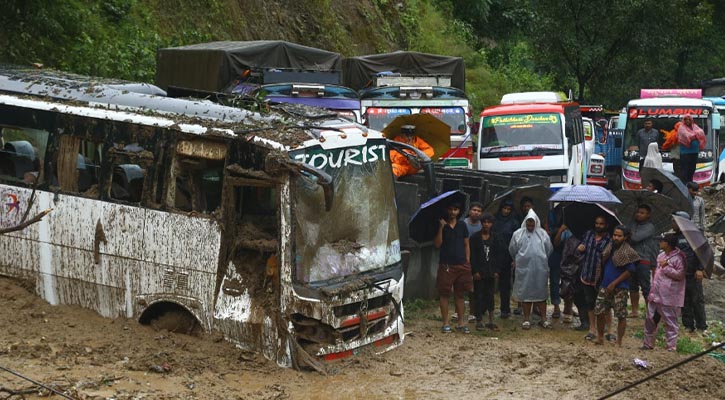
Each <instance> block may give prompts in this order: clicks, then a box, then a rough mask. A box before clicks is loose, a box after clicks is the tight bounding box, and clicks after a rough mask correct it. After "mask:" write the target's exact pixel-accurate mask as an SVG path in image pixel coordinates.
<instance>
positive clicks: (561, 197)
mask: <svg viewBox="0 0 725 400" xmlns="http://www.w3.org/2000/svg"><path fill="white" fill-rule="evenodd" d="M549 201H550V202H552V203H553V202H566V201H584V202H588V203H601V204H610V205H614V204H621V203H622V202H621V201H620V200H619V199H618V198H617V196H615V195H614V194H612V192H610V191H609V190H607V189H605V188H603V187H601V186H595V185H572V186H564V187H563V188H561V189H559V191H557V192H556V193H554V194H553V195H551V197H549Z"/></svg>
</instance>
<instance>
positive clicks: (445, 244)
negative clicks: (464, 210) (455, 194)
mask: <svg viewBox="0 0 725 400" xmlns="http://www.w3.org/2000/svg"><path fill="white" fill-rule="evenodd" d="M460 213H461V205H460V204H459V203H456V202H453V203H451V204H449V205H448V207H447V208H446V218H441V219H440V221H439V223H440V225H439V227H438V232H437V233H436V236H435V239H433V244H434V245H435V247H436V248H438V249H440V256H439V259H438V272H437V274H436V288H437V289H438V296H439V301H440V308H441V317H442V319H443V327H442V328H441V332H443V333H450V332H451V331H452V330H451V326H450V316H449V314H448V298H449V297H450V295H451V293H453V298H454V299H455V307H456V313H458V315H459V316H460V315H466V313H465V301H464V298H465V295H466V293H470V292H472V291H473V275H472V274H471V253H470V247H469V243H468V236H469V235H468V228H466V224H465V223H462V222H461V221H459V220H458V216H459V214H460ZM456 331H458V332H460V333H471V330H470V329H468V326H466V318H458V326H457V327H456Z"/></svg>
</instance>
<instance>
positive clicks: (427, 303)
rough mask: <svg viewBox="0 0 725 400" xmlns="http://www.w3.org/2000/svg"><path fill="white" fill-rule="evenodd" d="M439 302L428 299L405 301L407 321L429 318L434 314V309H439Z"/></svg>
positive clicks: (404, 307)
mask: <svg viewBox="0 0 725 400" xmlns="http://www.w3.org/2000/svg"><path fill="white" fill-rule="evenodd" d="M437 304H438V303H437V302H436V301H434V300H426V299H412V300H408V299H403V309H404V311H405V318H406V319H422V318H429V317H430V315H432V313H433V311H432V310H433V309H434V308H435V307H437Z"/></svg>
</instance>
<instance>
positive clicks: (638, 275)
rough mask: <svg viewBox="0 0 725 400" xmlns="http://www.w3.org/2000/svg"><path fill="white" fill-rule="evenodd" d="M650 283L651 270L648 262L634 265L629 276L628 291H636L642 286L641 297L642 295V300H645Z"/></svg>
mask: <svg viewBox="0 0 725 400" xmlns="http://www.w3.org/2000/svg"><path fill="white" fill-rule="evenodd" d="M651 285H652V272H651V270H650V267H649V264H642V263H637V264H636V265H635V266H634V274H632V276H631V277H630V278H629V291H630V292H636V291H638V290H639V288H642V297H644V301H647V296H649V290H650V288H651V287H652V286H651ZM634 311H637V310H634Z"/></svg>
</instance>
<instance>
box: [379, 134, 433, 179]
mask: <svg viewBox="0 0 725 400" xmlns="http://www.w3.org/2000/svg"><path fill="white" fill-rule="evenodd" d="M400 133H401V135H398V136H396V137H394V138H393V140H395V141H396V142H401V143H405V144H408V145H411V146H413V147H415V148H417V149H419V150H420V151H422V152H423V153H425V154H426V155H427V156H428V157H433V154H434V153H435V151H434V150H433V147H431V146H430V145H429V144H428V143H426V141H425V140H423V139H421V138H419V137H418V136H416V135H415V125H403V126H401V127H400ZM390 163H391V164H392V166H393V175H395V176H396V177H398V178H400V177H401V176H405V175H413V174H414V173H416V172H418V170H419V169H420V168H417V167H414V166H413V165H411V164H410V160H408V157H406V156H404V155H402V154H400V153H399V152H397V151H392V150H391V151H390Z"/></svg>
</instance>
